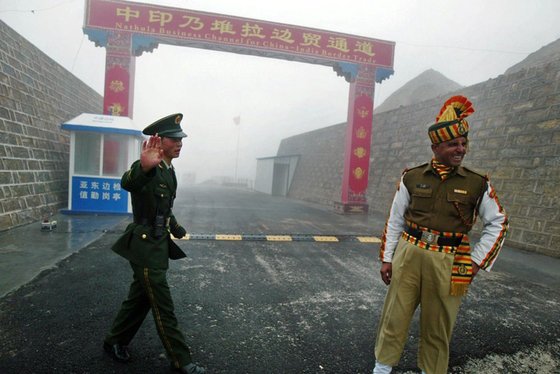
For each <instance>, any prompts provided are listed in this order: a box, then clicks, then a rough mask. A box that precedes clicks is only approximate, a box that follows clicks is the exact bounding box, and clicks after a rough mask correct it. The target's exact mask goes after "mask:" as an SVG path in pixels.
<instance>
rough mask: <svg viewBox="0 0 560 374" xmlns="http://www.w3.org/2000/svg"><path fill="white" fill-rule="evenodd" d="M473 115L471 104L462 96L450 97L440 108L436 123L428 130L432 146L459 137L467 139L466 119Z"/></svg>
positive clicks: (467, 125)
mask: <svg viewBox="0 0 560 374" xmlns="http://www.w3.org/2000/svg"><path fill="white" fill-rule="evenodd" d="M472 113H474V108H473V106H472V103H471V102H470V101H469V99H467V98H466V97H464V96H453V97H450V98H449V99H448V100H447V101H446V102H445V103H444V104H443V106H442V107H441V110H440V111H439V114H438V116H437V117H436V123H434V124H433V125H431V126H430V127H429V128H428V135H429V136H430V140H431V141H432V144H438V143H442V142H446V141H448V140H451V139H455V138H458V137H460V136H464V137H467V135H468V133H469V123H468V122H467V121H466V120H465V118H466V117H468V116H469V115H471V114H472Z"/></svg>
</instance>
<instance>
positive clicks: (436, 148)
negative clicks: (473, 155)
mask: <svg viewBox="0 0 560 374" xmlns="http://www.w3.org/2000/svg"><path fill="white" fill-rule="evenodd" d="M468 145H469V142H468V140H467V138H465V137H464V136H461V137H459V138H456V139H451V140H448V141H446V142H443V143H439V144H432V152H434V157H435V158H436V160H438V161H439V162H441V163H443V164H445V165H447V166H459V165H461V162H463V158H464V157H465V155H466V154H467V149H468Z"/></svg>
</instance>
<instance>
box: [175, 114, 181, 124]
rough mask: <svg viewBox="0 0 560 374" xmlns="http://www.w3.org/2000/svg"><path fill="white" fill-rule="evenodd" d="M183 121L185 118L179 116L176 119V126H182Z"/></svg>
mask: <svg viewBox="0 0 560 374" xmlns="http://www.w3.org/2000/svg"><path fill="white" fill-rule="evenodd" d="M182 119H183V116H182V115H180V114H179V115H178V116H177V117H175V124H176V125H178V124H180V123H181V120H182Z"/></svg>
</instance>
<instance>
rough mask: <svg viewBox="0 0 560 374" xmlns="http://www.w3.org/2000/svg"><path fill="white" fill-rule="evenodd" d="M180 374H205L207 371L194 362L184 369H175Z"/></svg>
mask: <svg viewBox="0 0 560 374" xmlns="http://www.w3.org/2000/svg"><path fill="white" fill-rule="evenodd" d="M174 370H175V371H176V372H178V373H182V374H204V373H206V370H205V369H204V368H203V367H202V366H198V365H197V364H193V363H192V362H191V363H190V364H188V365H186V366H183V367H182V368H178V369H177V368H175V369H174Z"/></svg>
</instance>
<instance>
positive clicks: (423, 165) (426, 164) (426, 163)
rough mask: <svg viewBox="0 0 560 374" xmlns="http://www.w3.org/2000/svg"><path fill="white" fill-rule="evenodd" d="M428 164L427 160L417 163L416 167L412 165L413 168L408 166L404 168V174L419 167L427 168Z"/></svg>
mask: <svg viewBox="0 0 560 374" xmlns="http://www.w3.org/2000/svg"><path fill="white" fill-rule="evenodd" d="M426 166H428V162H425V163H423V164H420V165H417V166H414V167H411V168H406V169H404V170H403V172H402V175H405V174H406V173H408V172H409V171H411V170H414V169H418V168H425V167H426Z"/></svg>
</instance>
